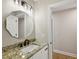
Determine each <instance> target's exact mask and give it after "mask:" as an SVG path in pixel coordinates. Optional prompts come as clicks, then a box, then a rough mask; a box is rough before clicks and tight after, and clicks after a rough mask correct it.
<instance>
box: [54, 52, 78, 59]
mask: <svg viewBox="0 0 79 59" xmlns="http://www.w3.org/2000/svg"><path fill="white" fill-rule="evenodd" d="M53 52H55V53H60V54H63V55H67V56H71V57H77V55H76V54H73V53H69V52H64V51H60V50H53Z"/></svg>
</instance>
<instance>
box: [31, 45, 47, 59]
mask: <svg viewBox="0 0 79 59" xmlns="http://www.w3.org/2000/svg"><path fill="white" fill-rule="evenodd" d="M32 58H33V59H48V47H47V46H45V47H44V48H43V49H41V50H40V51H39V52H37V53H36V54H35V55H34V56H33V57H32Z"/></svg>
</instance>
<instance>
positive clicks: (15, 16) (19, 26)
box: [6, 11, 33, 38]
mask: <svg viewBox="0 0 79 59" xmlns="http://www.w3.org/2000/svg"><path fill="white" fill-rule="evenodd" d="M6 29H7V31H8V32H9V34H10V35H11V36H12V37H15V38H25V37H27V36H29V35H31V34H32V32H33V18H32V16H29V15H28V14H27V13H25V12H23V11H13V12H11V13H10V14H9V15H8V16H7V17H6Z"/></svg>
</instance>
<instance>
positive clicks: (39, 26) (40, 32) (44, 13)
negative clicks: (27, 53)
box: [35, 0, 61, 42]
mask: <svg viewBox="0 0 79 59" xmlns="http://www.w3.org/2000/svg"><path fill="white" fill-rule="evenodd" d="M58 1H61V0H38V1H37V2H35V33H36V39H37V40H39V41H41V42H47V40H48V21H49V20H48V16H49V15H48V6H49V5H50V4H53V3H55V2H58Z"/></svg>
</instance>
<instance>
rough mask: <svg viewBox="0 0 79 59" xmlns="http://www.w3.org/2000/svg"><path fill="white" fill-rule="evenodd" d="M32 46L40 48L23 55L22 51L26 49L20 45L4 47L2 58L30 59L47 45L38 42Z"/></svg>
mask: <svg viewBox="0 0 79 59" xmlns="http://www.w3.org/2000/svg"><path fill="white" fill-rule="evenodd" d="M31 44H36V45H39V47H38V48H37V49H35V50H33V51H31V52H28V53H22V52H21V51H20V50H21V49H22V48H24V47H19V46H18V44H15V45H11V46H7V47H3V49H2V58H3V59H29V58H30V57H31V56H33V55H34V54H35V53H37V52H38V51H39V50H40V49H42V48H43V47H44V46H46V45H47V44H46V43H41V42H38V41H35V42H32V43H31ZM31 44H30V45H31ZM25 47H27V46H25Z"/></svg>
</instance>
